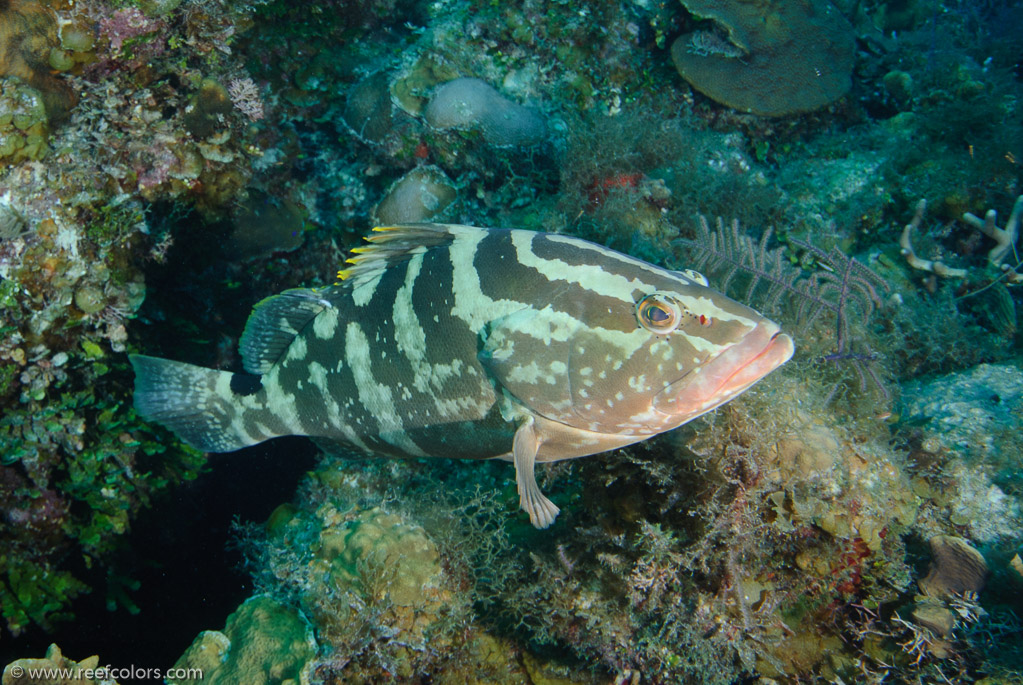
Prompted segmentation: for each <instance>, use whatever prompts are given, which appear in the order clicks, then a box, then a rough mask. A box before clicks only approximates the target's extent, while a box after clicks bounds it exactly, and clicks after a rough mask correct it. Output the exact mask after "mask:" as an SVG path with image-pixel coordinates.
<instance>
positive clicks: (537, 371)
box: [479, 248, 793, 436]
mask: <svg viewBox="0 0 1023 685" xmlns="http://www.w3.org/2000/svg"><path fill="white" fill-rule="evenodd" d="M593 249H596V248H593ZM591 251H592V250H591ZM603 254H605V253H600V255H598V256H603ZM597 266H598V267H599V269H598V268H595V269H594V273H595V274H597V275H596V276H595V277H594V280H592V281H589V282H588V283H587V285H586V287H580V286H579V285H577V284H575V283H558V282H557V281H554V282H552V283H551V284H550V285H551V287H550V288H549V289H547V290H546V291H544V292H543V293H542V296H540V297H538V298H537V299H536V300H534V301H533V302H532V303H529V306H524V307H523V308H522V309H520V310H517V311H515V312H514V313H512V314H509V315H506V316H503V317H501V318H500V319H498V320H495V321H493V322H491V324H490V325H489V326H488V327H487V329H486V331H485V334H484V335H483V340H482V344H481V349H480V356H479V359H480V361H481V363H482V365H483V366H484V368H486V369H487V371H488V372H489V374H490V376H491V378H492V379H493V382H494V383H495V386H497V387H498V388H500V390H501V391H502V392H503V393H504V394H505V395H506V396H509V397H510V398H511V399H512V401H513V402H515V403H516V404H517V405H518V406H520V407H521V408H524V409H525V410H526V411H528V412H530V413H532V414H535V415H538V416H542V417H544V418H546V419H549V420H551V421H555V422H558V423H561V424H565V425H568V426H571V427H574V428H578V429H581V430H584V431H588V432H590V433H599V434H605V435H615V436H650V435H655V434H657V433H661V432H664V431H666V430H670V429H672V428H675V427H677V426H679V425H681V424H683V423H685V422H687V421H690V420H692V419H694V418H696V417H698V416H700V415H701V414H704V413H706V412H708V411H710V410H712V409H714V408H715V407H717V406H719V405H721V404H723V403H724V402H727V401H729V400H731V399H733V398H734V397H736V396H738V395H739V394H740V393H742V392H743V391H745V390H746V389H747V388H749V387H750V386H751V385H753V384H754V383H755V382H757V381H758V380H759V379H761V378H763V377H764V376H765V375H766V374H768V373H770V372H771V371H773V370H774V369H776V368H777V367H778V366H780V365H781V364H783V363H785V362H786V361H787V360H788V359H789V358H790V357H791V356H792V352H793V343H792V339H791V338H790V337H789V336H787V335H785V334H784V333H782V332H781V330H780V328H779V327H778V325H777V324H776V323H774V322H773V321H770V320H769V319H767V318H766V317H764V316H762V315H761V314H759V313H758V312H757V311H755V310H754V309H752V308H750V307H747V306H746V305H744V304H741V303H739V302H736V301H735V300H732V299H730V298H728V297H726V296H725V295H723V294H722V293H720V292H718V291H716V290H714V289H712V288H710V287H709V286H708V284H707V281H706V279H704V278H703V276H701V275H699V274H697V273H695V272H691V271H687V272H675V271H668V270H665V269H661V268H659V267H655V266H653V265H651V264H648V263H645V262H639V260H635V259H632V258H628V257H624V256H615V257H613V258H608V259H606V260H605V261H604V262H603V263H598V264H597ZM601 279H603V280H601ZM605 281H606V282H605ZM611 281H613V283H612V282H611Z"/></svg>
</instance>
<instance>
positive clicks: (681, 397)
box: [654, 321, 795, 423]
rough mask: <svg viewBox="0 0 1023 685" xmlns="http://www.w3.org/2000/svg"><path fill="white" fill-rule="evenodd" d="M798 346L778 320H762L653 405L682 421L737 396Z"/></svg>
mask: <svg viewBox="0 0 1023 685" xmlns="http://www.w3.org/2000/svg"><path fill="white" fill-rule="evenodd" d="M794 351H795V346H794V344H793V342H792V338H790V337H789V336H788V335H786V334H785V333H782V332H781V329H780V328H779V326H778V324H776V323H774V322H773V321H763V322H761V323H759V324H757V326H756V328H754V329H753V330H752V331H750V332H749V333H748V334H746V336H745V337H744V338H743V339H742V340H740V341H739V342H738V343H736V344H735V345H732V346H731V347H729V348H728V349H726V350H725V351H724V352H721V353H720V354H718V356H717V357H715V358H714V359H712V360H711V361H710V362H708V363H707V364H706V365H704V366H702V367H700V368H699V370H698V371H697V370H696V369H693V370H692V371H691V372H689V373H686V374H685V375H684V376H683V377H682V378H680V379H679V380H677V381H675V382H674V383H672V384H671V385H669V386H668V387H666V388H665V389H664V390H662V391H661V392H660V393H659V394H658V395H657V397H655V398H654V409H656V410H657V411H658V412H660V413H662V414H667V415H671V416H674V417H676V418H678V419H681V422H682V423H685V422H686V421H689V420H691V419H694V418H696V417H697V416H700V415H702V414H705V413H707V412H709V411H711V410H712V409H715V408H716V407H719V406H720V405H722V404H724V403H725V402H728V401H729V400H731V399H733V398H735V397H737V396H738V395H740V394H741V393H743V392H744V391H746V390H747V389H748V388H749V387H750V386H752V385H753V384H754V383H756V382H757V381H759V380H760V379H761V378H763V377H764V376H766V375H767V374H769V373H771V372H772V371H774V370H775V369H777V368H778V367H779V366H781V365H782V364H784V363H785V362H787V361H788V360H789V359H790V358H791V357H792V353H793V352H794Z"/></svg>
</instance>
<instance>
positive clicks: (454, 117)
mask: <svg viewBox="0 0 1023 685" xmlns="http://www.w3.org/2000/svg"><path fill="white" fill-rule="evenodd" d="M424 116H425V117H426V121H427V123H429V124H430V126H432V127H434V128H437V129H457V130H461V131H466V130H475V129H478V130H479V131H480V132H481V133H482V134H483V139H484V140H485V141H486V142H487V143H490V144H491V145H497V146H500V147H512V146H528V145H536V144H538V143H541V142H543V140H544V138H546V136H547V125H546V123H544V119H543V117H542V116H541V115H540V114H539V113H538V112H537V111H536V110H533V109H530V108H529V107H523V106H522V105H519V104H516V103H514V102H512V101H511V100H509V99H507V98H505V97H504V96H503V95H501V94H500V93H498V92H497V91H496V90H494V88H492V87H491V86H490V85H489V84H488V83H486V82H484V81H481V80H480V79H477V78H457V79H455V80H454V81H448V82H447V83H443V84H441V85H440V86H438V88H437V90H435V91H434V93H433V97H431V98H430V102H429V103H428V104H427V105H426V111H425V112H424Z"/></svg>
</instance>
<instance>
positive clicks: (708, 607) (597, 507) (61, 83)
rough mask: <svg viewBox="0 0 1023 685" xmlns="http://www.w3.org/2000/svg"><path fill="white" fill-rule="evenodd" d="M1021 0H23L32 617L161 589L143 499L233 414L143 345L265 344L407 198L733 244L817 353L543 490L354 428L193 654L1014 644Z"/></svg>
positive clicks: (978, 650)
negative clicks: (178, 412) (552, 522)
mask: <svg viewBox="0 0 1023 685" xmlns="http://www.w3.org/2000/svg"><path fill="white" fill-rule="evenodd" d="M1017 5H1018V3H1012V2H1004V1H1000V0H999V1H993V2H983V3H966V2H956V1H953V0H926V1H924V0H914V1H903V0H899V1H895V0H892V1H886V0H873V1H870V2H852V1H851V0H836V2H835V3H834V4H833V5H832V4H831V3H811V2H808V1H807V0H770V1H767V0H742V1H741V2H730V3H724V2H716V1H712V0H683V1H682V2H680V3H647V2H637V3H624V4H623V3H614V2H604V1H600V2H593V3H586V4H580V3H563V2H543V1H540V0H523V1H522V2H519V3H492V2H482V1H480V0H453V1H451V2H441V3H421V2H414V1H411V0H354V1H352V2H341V0H326V2H319V3H292V2H286V1H285V0H268V1H266V2H263V1H260V2H257V3H237V2H233V1H232V0H128V1H125V2H116V3H114V2H109V1H108V0H76V1H75V2H74V3H67V2H53V3H51V2H48V1H45V2H37V1H34V0H7V1H6V2H2V1H0V331H2V335H0V607H2V616H3V619H4V626H5V630H6V632H7V633H10V635H4V636H3V642H2V644H4V646H5V649H7V650H8V651H9V653H11V654H13V653H14V652H15V651H19V650H20V651H24V652H25V653H29V652H32V651H33V650H30V649H26V648H25V647H24V644H25V642H23V640H25V639H26V638H27V637H28V636H29V634H30V633H33V632H34V633H35V635H36V636H38V635H40V634H42V633H44V632H46V633H50V634H52V635H53V636H54V637H53V638H52V639H53V640H55V641H57V642H59V643H60V644H69V642H68V641H66V640H65V639H64V637H63V635H66V634H74V635H76V636H80V635H81V634H82V633H83V632H86V631H82V628H81V626H82V625H85V624H84V623H82V624H79V623H76V622H75V617H74V616H73V614H75V613H76V612H81V611H82V609H81V608H80V607H83V606H85V605H84V604H83V603H82V602H81V600H80V599H78V598H81V597H82V596H83V595H86V594H87V593H89V592H91V593H92V594H93V595H97V594H102V592H103V587H104V586H106V588H107V593H108V595H109V596H108V598H107V599H108V600H109V602H110V603H111V604H112V605H113V606H115V607H117V606H119V607H120V609H119V610H117V611H114V612H112V613H110V614H109V615H107V614H104V615H103V616H102V617H100V618H97V617H96V616H92V615H90V616H88V617H82V616H79V617H78V618H79V619H82V620H83V621H84V620H88V621H89V623H88V625H89V626H90V631H91V630H93V629H92V626H93V625H102V626H108V625H111V624H113V623H116V622H118V621H120V620H122V617H123V616H124V615H126V614H127V611H141V612H152V611H153V608H152V607H153V604H152V602H151V601H150V603H149V604H147V603H146V601H145V593H146V591H147V584H146V582H145V581H146V575H145V574H146V573H151V572H152V571H150V570H147V568H146V567H145V565H144V564H140V565H137V566H132V565H130V564H128V565H127V566H128V568H127V569H125V566H124V565H122V562H124V560H125V559H126V558H128V557H129V554H128V550H126V549H125V544H124V539H125V535H126V533H127V532H128V531H130V530H131V528H132V526H133V523H134V522H135V521H136V520H137V517H138V516H139V515H140V513H141V512H142V511H143V510H144V509H149V508H155V509H154V510H153V512H152V513H153V515H154V516H156V517H157V519H158V520H159V519H161V517H178V516H183V515H186V514H185V513H183V512H181V511H178V510H177V509H176V508H175V500H174V498H172V497H168V495H169V494H173V493H174V492H175V488H177V487H180V485H181V484H182V483H183V482H185V481H188V480H191V479H194V478H196V477H202V476H201V471H202V469H203V466H204V464H205V463H206V458H205V457H204V456H203V455H201V454H198V453H196V452H194V451H192V450H189V449H187V448H184V447H182V446H181V445H180V444H178V443H176V442H175V441H174V439H173V437H171V436H170V435H169V434H167V433H164V432H163V431H160V430H157V429H155V428H153V427H150V426H147V425H144V424H143V423H141V422H140V421H139V420H138V418H137V417H136V416H135V414H134V412H133V410H132V409H131V397H130V390H129V389H130V384H131V377H130V371H129V369H128V367H127V365H126V363H125V360H124V354H123V353H125V352H136V351H142V352H146V353H156V354H164V355H165V356H174V357H176V358H188V359H195V360H197V361H201V362H203V363H206V364H207V365H211V366H213V365H215V366H218V367H220V368H224V369H239V368H240V365H239V362H238V360H237V359H236V358H235V357H234V356H233V352H232V351H231V350H233V349H234V348H235V347H236V345H235V343H236V340H234V339H233V338H232V337H231V336H236V335H237V334H238V332H240V331H241V330H242V323H243V321H242V318H243V317H244V315H245V313H246V312H248V310H249V309H250V306H251V305H252V304H253V303H254V302H257V301H259V300H260V299H261V298H263V297H265V296H267V295H269V294H272V293H275V292H279V291H280V290H281V289H283V288H287V287H298V286H305V287H309V286H316V285H321V284H324V283H328V282H330V279H331V278H332V277H333V274H334V273H335V272H336V270H337V268H338V266H339V264H340V263H342V262H343V261H344V259H345V256H346V252H347V251H348V250H349V249H350V248H351V247H352V246H354V245H355V244H356V243H357V238H358V237H359V236H361V235H363V234H365V233H366V231H367V229H368V228H369V224H370V223H371V222H373V221H377V222H384V223H391V222H399V221H412V220H442V221H452V222H463V223H469V224H475V225H489V226H509V227H510V226H514V227H520V228H530V229H537V230H546V231H551V232H556V233H565V234H571V235H577V236H582V237H585V238H588V239H591V240H596V241H598V242H601V243H603V244H606V245H610V246H612V247H615V248H616V249H619V250H623V251H626V252H629V253H630V254H633V255H635V256H637V257H640V258H643V259H645V260H648V261H652V262H655V263H658V264H664V265H669V266H670V267H671V268H679V269H688V268H694V267H697V268H705V269H706V270H707V273H706V274H705V275H706V276H708V278H709V279H710V283H711V285H712V286H715V287H717V288H719V289H724V290H726V291H727V293H728V294H730V295H731V296H733V297H735V298H737V299H742V300H746V301H748V302H749V303H750V304H752V305H753V306H756V307H760V308H763V309H766V310H769V311H770V313H771V314H772V316H776V317H777V318H778V319H779V320H780V321H781V322H782V324H783V328H784V329H785V330H786V332H788V333H790V334H791V335H793V337H794V338H795V340H796V347H797V354H796V356H795V357H794V359H793V361H792V362H791V363H790V364H789V365H788V366H787V367H786V368H785V370H784V372H782V373H780V374H777V375H775V376H772V377H771V378H770V379H768V380H767V381H765V383H764V384H763V385H761V386H758V387H757V388H756V389H754V391H752V392H751V393H749V394H747V395H746V396H744V397H743V398H740V399H739V400H737V401H736V402H734V403H732V404H730V405H729V406H728V407H727V408H724V409H722V410H719V411H717V412H715V413H712V414H710V415H708V416H706V417H704V418H703V419H701V420H699V421H698V422H695V423H693V424H692V425H690V426H689V427H687V428H684V429H682V430H680V431H677V432H675V433H673V434H670V435H666V436H663V437H662V438H661V439H659V440H657V441H653V442H650V443H648V444H645V445H643V446H638V447H633V448H629V449H626V450H621V451H617V452H614V453H611V454H608V455H606V456H603V457H601V458H596V459H591V460H584V461H579V462H578V463H574V462H568V463H560V464H557V465H555V466H553V467H552V468H550V469H549V470H547V471H546V473H545V474H543V475H542V476H541V478H542V479H544V480H545V482H544V483H543V484H542V485H543V487H544V489H545V490H547V491H550V492H551V493H552V496H553V497H555V498H557V499H558V501H559V502H560V501H563V502H566V503H571V506H570V507H566V511H565V513H564V514H563V518H562V519H559V522H558V524H557V525H556V526H554V527H553V528H551V529H550V530H548V531H545V532H543V533H537V532H536V531H535V530H533V529H532V528H531V527H530V526H529V525H528V522H526V521H524V520H523V519H522V518H521V517H517V516H516V515H515V513H514V512H515V501H516V494H515V492H514V488H513V487H511V488H509V487H506V486H507V465H506V464H503V463H478V464H476V463H473V464H460V463H455V462H453V463H434V464H424V463H419V462H415V461H410V462H391V461H388V462H383V461H353V460H350V459H347V458H342V457H338V456H337V455H328V456H326V457H325V458H324V459H323V461H322V463H321V464H320V465H319V466H318V467H316V468H315V469H314V470H312V471H311V472H310V473H309V474H308V476H307V477H306V478H305V481H304V485H303V486H302V488H301V489H300V491H299V492H298V493H297V494H296V495H295V498H294V499H293V500H292V501H291V502H290V503H286V504H282V505H281V507H280V508H279V509H277V511H276V512H275V513H274V515H273V516H272V517H271V518H270V520H269V521H267V522H266V523H265V525H264V524H262V523H261V522H255V523H253V522H248V523H246V524H244V525H241V526H239V533H238V538H239V540H240V542H239V544H240V545H241V546H242V547H244V549H245V550H246V552H247V559H248V565H247V569H248V570H249V571H251V572H252V578H253V582H254V585H255V589H254V598H253V599H250V600H249V601H247V602H245V603H244V604H242V605H241V606H240V607H237V610H236V611H235V613H233V614H231V615H230V616H228V614H229V613H230V612H231V610H232V609H233V608H234V607H233V606H232V607H230V608H225V610H224V613H223V615H221V616H220V617H219V618H217V619H216V620H212V621H208V623H207V624H205V625H191V623H189V625H188V633H189V635H190V636H192V635H198V637H197V638H196V642H195V643H194V644H193V645H192V647H188V648H187V650H186V647H187V645H186V644H180V645H174V644H167V645H164V646H163V649H164V650H166V653H167V655H168V657H167V659H166V663H172V661H173V659H174V658H176V657H177V656H178V655H181V654H182V652H184V653H185V654H184V656H182V657H181V660H180V661H179V664H178V665H180V666H184V667H201V668H204V669H206V671H207V672H206V678H207V679H212V680H213V681H214V682H217V681H219V682H225V683H226V682H242V681H244V682H281V681H286V680H288V679H290V680H293V681H295V682H302V680H303V678H306V679H309V680H316V679H319V680H321V681H323V682H325V683H334V682H337V683H340V682H346V683H348V682H355V683H358V682H367V683H368V682H386V681H388V680H400V681H405V682H413V683H414V682H423V683H426V682H430V683H461V682H507V683H513V682H534V683H538V682H551V683H553V682H562V683H565V682H575V683H588V682H605V683H606V682H615V683H622V684H623V683H640V682H642V683H647V682H650V683H659V682H665V683H666V682H673V683H730V682H737V681H740V680H749V681H751V682H752V681H754V680H757V679H759V681H758V682H770V681H775V682H795V681H811V680H820V681H829V682H838V681H839V680H841V681H844V682H853V681H856V682H882V681H884V682H889V681H898V682H947V681H951V682H964V683H967V682H976V681H980V680H982V679H985V678H986V679H987V680H986V682H1019V680H1020V667H1019V664H1020V663H1023V644H1021V642H1020V637H1019V636H1020V635H1021V632H1020V625H1019V619H1018V618H1017V617H1018V616H1020V615H1021V612H1023V604H1021V603H1020V597H1021V596H1023V594H1021V592H1020V590H1021V588H1023V580H1021V575H1020V570H1019V569H1020V568H1021V564H1020V562H1019V554H1020V539H1021V537H1020V531H1021V530H1023V502H1021V500H1023V475H1021V472H1020V469H1019V463H1020V460H1021V459H1023V449H1021V447H1020V441H1019V435H1020V428H1021V426H1020V425H1019V424H1020V421H1021V419H1020V416H1021V414H1020V404H1021V399H1020V397H1021V392H1020V388H1021V387H1023V374H1021V373H1020V371H1019V369H1020V340H1021V338H1020V333H1019V330H1018V329H1019V326H1018V310H1019V307H1020V298H1021V290H1020V286H1019V283H1018V280H1019V279H1018V276H1017V273H1018V271H1019V264H1018V263H1017V262H1018V261H1019V260H1018V255H1016V251H1017V248H1018V246H1017V245H1016V243H1018V240H1019V238H1018V235H1017V234H1018V232H1019V230H1018V229H1019V221H1020V211H1021V208H1023V204H1021V201H1020V200H1019V197H1020V194H1021V191H1023V177H1021V174H1020V166H1019V160H1020V159H1023V125H1021V122H1023V107H1021V106H1020V103H1021V102H1023V93H1021V90H1023V86H1021V75H1020V69H1019V66H1018V56H1019V54H1020V48H1021V46H1023V41H1021V39H1020V37H1019V35H1018V31H1017V32H1015V33H1013V32H1012V30H1011V29H1012V28H1013V27H1016V26H1018V25H1019V19H1020V13H1019V11H1020V10H1019V7H1018V6H1017ZM679 73H681V76H680V75H679ZM680 78H682V79H684V80H685V81H687V82H689V83H690V85H691V86H692V88H693V90H695V91H698V92H699V93H702V94H703V95H706V96H707V97H703V96H701V95H699V94H698V93H693V92H692V91H690V90H689V89H688V88H687V87H686V86H685V84H684V83H683V82H682V81H680ZM921 198H926V199H927V205H926V212H925V211H924V205H923V204H921ZM1014 202H1015V204H1013V203H1014ZM1010 207H1011V208H1012V209H1011V210H1010V211H1009V214H1008V218H1007V219H1006V220H1005V221H1004V222H1003V221H1001V220H999V219H998V218H997V216H996V215H995V214H994V212H993V211H992V210H991V209H990V208H998V210H999V211H1000V212H1001V211H1005V210H1007V209H1009V208H1010ZM700 216H706V217H711V220H709V221H707V220H704V221H702V222H701V220H700V218H699V217H700ZM716 217H721V221H720V223H716V222H715V221H714V219H715V218H716ZM907 221H908V224H907ZM244 458H246V457H242V456H240V457H239V459H240V460H243V459H244ZM239 463H241V461H240V462H239ZM249 471H258V469H251V470H247V469H245V468H241V467H240V468H239V472H238V474H237V478H238V479H248V478H253V479H258V478H260V477H265V476H261V474H259V473H252V472H249ZM273 504H278V502H274V503H273ZM192 515H194V516H196V517H197V519H198V520H199V526H198V527H200V528H201V527H202V523H203V522H204V521H203V519H202V516H203V512H202V511H197V512H195V513H194V514H192ZM169 544H173V545H191V544H194V542H193V541H192V540H180V539H179V540H173V541H171V542H170V543H169ZM212 555H213V556H218V557H219V556H221V551H220V550H219V549H215V551H214V552H212ZM981 560H983V565H984V566H986V568H987V571H986V573H983V572H981V569H982V564H981ZM161 572H162V573H169V574H183V573H186V572H187V573H194V570H193V569H180V568H171V567H168V568H164V569H161ZM138 580H142V584H141V585H139V583H138V582H137V581H138ZM139 588H141V589H139ZM210 601H211V602H212V601H214V599H213V598H211V600H210ZM236 603H237V602H236V601H235V600H232V601H231V604H232V605H234V604H236ZM100 604H102V602H100ZM125 610H127V611H125ZM176 620H178V619H176ZM179 620H181V621H191V620H192V619H190V618H181V619H179ZM108 621H109V622H110V623H107V622H108ZM204 628H206V629H210V630H207V631H206V632H200V631H202V630H203V629H204ZM62 630H66V631H68V632H67V633H64V634H62V633H61V631H62ZM137 641H138V642H140V643H142V642H149V643H163V642H164V640H163V636H162V635H157V636H150V635H139V636H138V640H137ZM127 642H129V643H131V642H135V640H129V641H127ZM135 647H136V645H135V644H126V645H125V647H124V649H125V650H126V652H127V651H128V650H129V649H134V648H135ZM76 649H77V647H76ZM92 651H95V650H91V649H90V650H88V651H85V652H84V653H92ZM102 652H103V653H104V654H105V653H106V650H105V649H104V650H102ZM47 658H48V661H46V663H47V664H54V665H68V664H71V662H69V661H68V660H66V659H65V658H64V657H63V656H62V655H61V654H60V652H59V650H56V649H55V648H54V649H53V650H51V652H50V653H49V654H48V657H47ZM117 658H118V659H120V658H124V655H118V656H117ZM17 663H22V662H17ZM40 663H42V662H41V661H40ZM94 663H95V662H94V660H92V659H90V660H86V661H83V662H81V664H79V665H91V664H94ZM115 663H116V660H115ZM11 665H13V663H12V664H11ZM8 671H9V668H8ZM4 678H5V681H4V682H5V685H6V683H7V682H8V680H10V678H9V676H7V675H5V676H4ZM175 682H190V681H188V680H187V679H181V680H178V681H175Z"/></svg>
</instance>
